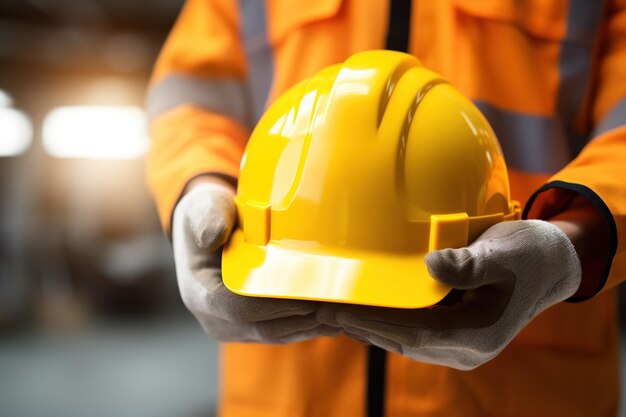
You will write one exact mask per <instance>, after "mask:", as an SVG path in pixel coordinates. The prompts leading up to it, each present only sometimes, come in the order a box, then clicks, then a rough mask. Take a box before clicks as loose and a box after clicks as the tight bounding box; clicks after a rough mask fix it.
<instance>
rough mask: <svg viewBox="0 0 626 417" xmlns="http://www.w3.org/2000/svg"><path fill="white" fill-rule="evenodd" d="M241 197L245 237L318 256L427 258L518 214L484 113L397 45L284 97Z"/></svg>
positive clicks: (246, 170)
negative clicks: (396, 47)
mask: <svg viewBox="0 0 626 417" xmlns="http://www.w3.org/2000/svg"><path fill="white" fill-rule="evenodd" d="M236 203H237V206H238V210H239V218H240V225H241V228H242V232H243V236H242V238H243V241H244V242H246V243H247V244H250V245H256V246H258V247H270V246H274V247H281V248H288V250H290V251H296V252H298V253H300V254H306V256H313V257H317V259H318V261H319V262H323V259H328V257H334V258H337V257H339V258H345V259H355V258H359V257H361V256H365V257H367V256H370V255H368V254H377V255H373V256H382V257H385V256H390V257H398V256H405V257H410V256H411V255H415V254H419V255H420V256H421V257H423V255H424V254H425V253H426V252H427V251H428V250H429V249H436V248H439V247H442V246H446V245H447V244H451V245H456V246H462V245H464V244H467V242H468V240H470V239H472V238H475V237H476V235H477V234H478V233H479V232H482V230H484V229H485V228H486V227H488V226H489V225H491V224H494V223H496V222H498V221H502V220H503V219H504V218H505V217H507V216H509V217H511V215H512V214H513V215H514V213H515V207H514V206H513V205H512V203H511V202H510V197H509V184H508V177H507V172H506V166H505V163H504V159H503V156H502V152H501V150H500V147H499V144H498V141H497V139H496V137H495V135H494V133H493V131H492V129H491V127H490V126H489V124H488V123H487V121H486V120H485V118H484V117H483V116H482V115H481V114H480V112H479V111H478V109H477V108H476V107H475V106H474V105H473V104H472V103H471V102H470V101H469V100H467V99H466V98H465V97H463V96H462V95H461V94H460V93H458V92H457V91H456V90H455V89H454V88H453V87H452V86H450V85H449V84H448V83H447V82H446V81H445V80H443V79H442V78H441V77H440V76H439V75H437V74H435V73H433V72H431V71H429V70H427V69H425V68H424V67H423V66H421V64H420V63H419V61H418V60H417V59H416V58H414V57H412V56H410V55H407V54H403V53H398V52H391V51H370V52H364V53H360V54H357V55H354V56H353V57H351V58H349V59H348V60H347V61H346V62H345V63H343V64H341V65H335V66H332V67H329V68H327V69H325V70H322V71H320V72H319V73H317V74H316V75H314V76H313V77H311V78H310V79H308V80H306V81H304V82H302V83H300V84H298V85H296V86H294V87H293V88H292V89H290V90H289V91H288V92H286V93H285V94H284V95H283V96H282V97H281V98H279V99H278V100H277V101H276V103H274V104H273V105H272V106H271V108H270V109H269V110H268V111H267V113H266V114H265V115H264V117H263V118H262V119H261V121H260V122H259V124H258V125H257V127H256V129H255V130H254V132H253V133H252V136H251V138H250V141H249V143H248V146H247V148H246V154H245V156H244V160H243V161H242V166H241V176H240V180H239V187H238V195H237V197H236ZM228 250H229V249H227V251H228ZM266 255H269V253H267V254H266ZM225 259H226V258H225ZM274 274H280V273H279V272H276V271H274ZM225 278H226V273H225ZM337 279H339V280H341V279H342V278H341V277H339V278H337ZM428 279H429V280H430V281H431V282H432V278H430V277H428ZM227 285H228V283H227ZM270 286H271V285H270ZM279 286H280V285H279ZM434 287H437V285H434ZM439 290H441V289H439ZM243 292H244V293H245V291H243ZM271 292H272V291H269V292H268V293H267V294H260V295H266V296H272V294H270V293H271ZM304 292H306V291H304ZM313 292H315V291H313ZM439 292H441V291H439ZM444 294H445V292H444ZM257 295H259V294H257ZM274 296H286V297H295V298H309V297H307V296H306V294H304V293H302V294H295V295H291V294H283V293H280V291H278V293H276V294H274ZM368 297H369V296H366V297H365V298H368ZM437 297H439V298H441V294H440V295H439V296H437ZM310 298H313V299H330V300H333V301H345V302H364V303H369V304H378V305H389V304H390V302H381V303H377V302H375V301H374V302H371V301H367V300H366V301H363V299H359V297H352V298H350V297H344V298H345V299H342V298H341V297H339V298H337V297H335V298H333V297H332V296H330V297H327V298H325V297H324V296H323V295H320V294H315V295H313V296H311V297H310ZM361 298H363V297H361ZM435 298H436V297H435ZM429 302H431V301H429ZM434 302H436V301H434ZM392 304H393V303H392ZM398 304H402V303H398ZM418 304H420V303H419V302H418V303H416V304H415V305H414V306H419V305H418ZM398 306H403V305H398Z"/></svg>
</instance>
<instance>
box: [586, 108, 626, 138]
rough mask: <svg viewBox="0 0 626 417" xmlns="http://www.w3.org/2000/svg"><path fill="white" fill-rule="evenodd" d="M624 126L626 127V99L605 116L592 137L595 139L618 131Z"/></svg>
mask: <svg viewBox="0 0 626 417" xmlns="http://www.w3.org/2000/svg"><path fill="white" fill-rule="evenodd" d="M622 126H626V98H624V99H622V101H619V102H618V103H617V104H616V105H615V106H613V108H612V109H611V110H610V111H609V112H608V113H607V115H606V116H604V118H603V119H602V121H601V122H600V123H598V125H597V126H596V128H595V130H594V131H593V135H592V137H594V138H595V137H596V136H599V135H601V134H603V133H606V132H608V131H609V130H613V129H617V128H618V127H622Z"/></svg>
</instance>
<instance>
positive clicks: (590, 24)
mask: <svg viewBox="0 0 626 417" xmlns="http://www.w3.org/2000/svg"><path fill="white" fill-rule="evenodd" d="M604 7H605V0H591V1H590V0H570V2H569V8H568V14H567V26H566V33H565V36H564V38H563V41H562V42H561V51H560V58H559V79H560V85H559V93H558V97H557V113H558V115H559V116H560V117H561V119H562V120H563V122H564V124H565V129H566V133H567V136H568V138H569V141H570V146H571V149H572V152H573V155H577V154H578V153H579V152H580V151H581V150H582V148H583V147H584V146H585V144H586V143H587V141H588V140H589V138H588V136H586V135H584V134H581V133H579V132H577V131H576V129H575V128H574V125H575V123H576V116H577V115H578V113H579V111H580V109H581V107H582V106H583V103H584V101H585V97H586V95H587V93H588V92H589V91H590V89H591V73H592V68H591V66H592V61H593V48H594V46H595V43H596V41H597V39H598V34H599V30H600V24H601V22H602V17H603V14H604Z"/></svg>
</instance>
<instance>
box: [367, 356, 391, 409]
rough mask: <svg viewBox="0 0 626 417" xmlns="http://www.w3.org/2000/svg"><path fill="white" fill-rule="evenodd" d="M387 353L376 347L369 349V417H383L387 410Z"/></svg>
mask: <svg viewBox="0 0 626 417" xmlns="http://www.w3.org/2000/svg"><path fill="white" fill-rule="evenodd" d="M386 369H387V352H385V351H384V350H382V349H381V348H379V347H376V346H369V347H368V349H367V393H366V395H367V397H366V400H367V417H382V416H383V414H384V410H385V373H386Z"/></svg>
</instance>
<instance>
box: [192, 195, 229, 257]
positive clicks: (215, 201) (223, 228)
mask: <svg viewBox="0 0 626 417" xmlns="http://www.w3.org/2000/svg"><path fill="white" fill-rule="evenodd" d="M233 196H234V193H233V191H232V190H231V189H229V188H227V187H225V186H222V185H218V184H202V185H199V186H196V187H195V188H194V189H192V190H191V191H190V192H189V193H188V194H187V195H185V197H184V198H183V200H181V203H180V204H184V205H185V206H183V207H184V210H185V227H186V229H187V233H189V234H190V235H191V237H192V238H193V239H194V240H195V243H196V246H197V247H198V248H200V249H202V250H207V251H210V252H213V251H216V250H217V249H219V248H220V247H221V246H222V245H223V244H224V243H226V241H227V240H228V238H229V237H230V234H231V232H232V230H233V227H234V225H235V220H236V218H237V209H236V207H235V202H234V200H233Z"/></svg>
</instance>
